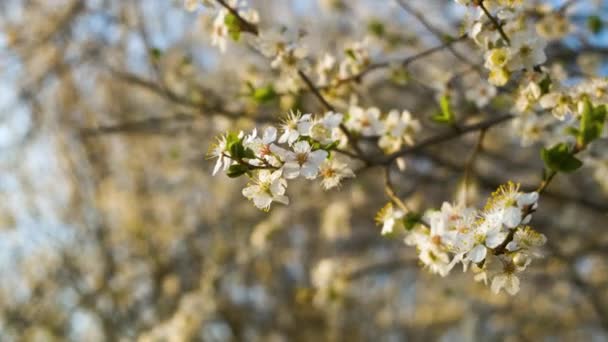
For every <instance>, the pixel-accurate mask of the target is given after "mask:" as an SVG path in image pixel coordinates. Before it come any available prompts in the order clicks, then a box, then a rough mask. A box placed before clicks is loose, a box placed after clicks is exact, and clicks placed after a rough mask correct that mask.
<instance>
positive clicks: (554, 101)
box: [540, 92, 576, 120]
mask: <svg viewBox="0 0 608 342" xmlns="http://www.w3.org/2000/svg"><path fill="white" fill-rule="evenodd" d="M540 106H541V107H542V108H543V109H551V113H552V114H553V116H555V117H556V118H558V119H559V120H564V119H566V116H567V115H568V114H572V113H575V112H576V110H575V107H574V103H573V101H572V98H571V97H570V96H568V95H566V94H564V93H561V92H551V93H548V94H545V95H543V96H542V97H541V98H540Z"/></svg>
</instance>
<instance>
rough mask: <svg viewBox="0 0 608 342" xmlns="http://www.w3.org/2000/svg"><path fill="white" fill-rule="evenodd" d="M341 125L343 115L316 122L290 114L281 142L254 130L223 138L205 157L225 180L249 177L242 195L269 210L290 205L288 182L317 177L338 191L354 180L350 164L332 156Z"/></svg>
mask: <svg viewBox="0 0 608 342" xmlns="http://www.w3.org/2000/svg"><path fill="white" fill-rule="evenodd" d="M342 120H343V115H342V114H339V113H333V112H328V113H325V115H323V116H322V117H318V118H315V117H313V116H312V114H304V115H302V114H300V113H293V112H291V113H289V114H288V116H287V117H286V119H285V120H284V122H283V124H282V125H281V127H280V130H281V135H280V136H279V130H278V129H277V128H276V127H274V126H269V127H267V128H266V129H265V130H264V132H263V134H262V136H259V135H258V132H257V130H256V129H254V130H253V132H252V133H250V134H245V133H243V132H241V133H239V134H238V135H237V134H227V135H225V136H222V137H220V138H219V139H218V141H217V143H216V144H215V145H214V147H213V148H212V149H211V151H210V153H209V155H210V156H211V157H212V158H217V162H216V164H215V168H214V170H213V174H216V173H217V172H218V171H219V170H224V171H226V173H227V175H228V176H229V177H239V176H241V175H244V174H247V175H248V176H249V177H250V178H251V179H252V182H251V183H250V184H249V185H248V186H247V187H246V188H245V189H243V195H244V196H245V197H247V198H248V199H250V200H252V201H253V203H254V205H255V206H256V207H258V208H260V209H263V210H268V209H270V205H271V204H272V202H278V203H282V204H288V203H289V199H288V197H287V196H286V195H285V193H286V189H287V180H291V179H296V178H299V177H303V178H306V179H310V180H312V179H317V178H318V177H319V176H320V177H321V178H322V181H321V185H322V186H323V188H324V189H326V190H327V189H331V188H334V187H337V186H338V185H339V184H340V182H341V181H342V179H344V178H350V177H354V173H353V171H352V170H351V169H350V167H349V166H348V164H346V163H345V162H344V161H341V160H340V158H338V157H337V156H334V155H332V151H334V150H335V148H336V147H337V146H339V144H340V140H341V135H342V134H341V132H340V129H339V125H340V123H341V122H342Z"/></svg>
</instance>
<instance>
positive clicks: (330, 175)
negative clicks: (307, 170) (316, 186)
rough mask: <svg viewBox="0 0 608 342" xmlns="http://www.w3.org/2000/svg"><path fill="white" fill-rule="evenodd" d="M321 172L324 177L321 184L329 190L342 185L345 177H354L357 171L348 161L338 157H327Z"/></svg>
mask: <svg viewBox="0 0 608 342" xmlns="http://www.w3.org/2000/svg"><path fill="white" fill-rule="evenodd" d="M319 174H320V175H321V177H322V178H323V180H322V181H321V185H322V186H323V189H325V190H329V189H331V188H334V187H336V186H339V185H340V182H341V181H342V179H344V178H354V177H355V173H354V172H353V170H351V169H350V168H349V167H348V165H347V164H346V163H343V162H341V161H339V160H337V159H336V158H332V159H326V160H325V161H324V162H323V164H321V167H320V169H319Z"/></svg>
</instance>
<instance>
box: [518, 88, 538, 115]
mask: <svg viewBox="0 0 608 342" xmlns="http://www.w3.org/2000/svg"><path fill="white" fill-rule="evenodd" d="M540 96H541V89H540V86H539V85H538V84H537V83H536V82H534V81H531V82H529V83H528V85H526V86H525V87H524V88H522V89H521V91H520V92H519V96H518V97H517V100H516V101H515V109H516V110H517V111H518V112H520V113H524V112H527V111H529V110H530V109H532V106H533V105H534V104H536V103H537V102H538V99H540Z"/></svg>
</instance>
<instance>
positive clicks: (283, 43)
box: [257, 30, 308, 70]
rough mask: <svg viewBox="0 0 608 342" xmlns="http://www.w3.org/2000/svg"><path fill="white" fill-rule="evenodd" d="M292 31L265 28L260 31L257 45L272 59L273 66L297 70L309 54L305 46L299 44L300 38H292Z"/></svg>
mask: <svg viewBox="0 0 608 342" xmlns="http://www.w3.org/2000/svg"><path fill="white" fill-rule="evenodd" d="M290 34H291V32H288V31H277V30H265V31H262V32H260V34H259V37H258V39H257V43H258V44H257V47H258V48H259V50H260V52H261V53H262V54H263V55H264V56H266V57H268V58H271V59H272V62H271V63H270V66H271V67H272V68H275V69H278V68H285V69H287V70H295V69H296V68H297V67H298V63H299V62H300V61H301V60H302V59H303V58H304V57H306V56H307V54H308V52H307V49H306V48H305V47H304V46H300V45H298V42H297V40H298V38H297V37H296V38H293V39H292V38H290V37H288V35H290Z"/></svg>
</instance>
